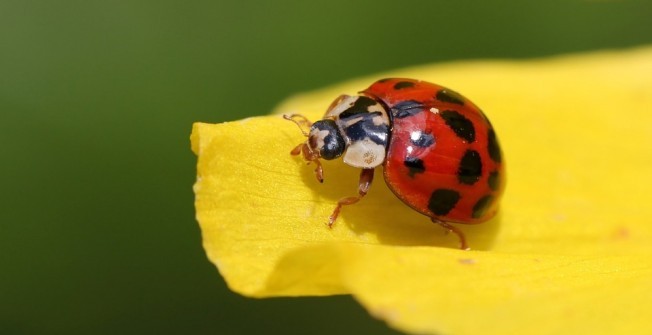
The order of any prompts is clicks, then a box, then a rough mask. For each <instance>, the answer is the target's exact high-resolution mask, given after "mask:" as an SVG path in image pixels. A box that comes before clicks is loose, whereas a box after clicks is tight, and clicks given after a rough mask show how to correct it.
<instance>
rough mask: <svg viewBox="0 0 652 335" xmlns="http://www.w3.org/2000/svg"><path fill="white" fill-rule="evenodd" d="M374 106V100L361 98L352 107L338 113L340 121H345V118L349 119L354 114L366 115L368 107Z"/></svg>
mask: <svg viewBox="0 0 652 335" xmlns="http://www.w3.org/2000/svg"><path fill="white" fill-rule="evenodd" d="M375 104H377V102H376V100H374V99H372V98H369V97H365V96H361V97H359V98H358V99H357V100H356V101H355V102H354V103H353V106H351V107H349V108H348V109H346V110H345V111H343V112H342V113H340V116H339V117H340V119H346V118H347V117H351V116H353V115H356V114H360V113H368V112H369V107H370V106H373V105H375Z"/></svg>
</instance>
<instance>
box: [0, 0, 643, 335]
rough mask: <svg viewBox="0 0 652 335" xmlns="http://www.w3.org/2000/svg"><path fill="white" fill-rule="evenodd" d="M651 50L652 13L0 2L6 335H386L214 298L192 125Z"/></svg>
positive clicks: (298, 308)
mask: <svg viewBox="0 0 652 335" xmlns="http://www.w3.org/2000/svg"><path fill="white" fill-rule="evenodd" d="M649 43H652V3H651V2H631V1H538V2H526V1H501V2H495V1H400V2H399V1H378V0H377V1H359V2H355V3H354V2H351V1H329V2H328V3H321V2H315V1H268V2H263V1H259V2H246V1H242V2H238V3H236V2H235V1H229V2H227V1H184V2H182V1H169V0H161V1H151V0H146V1H97V0H90V1H89V0H85V1H82V0H79V1H74V0H61V1H29V0H20V1H14V0H0V149H1V155H2V164H0V180H1V181H2V184H1V187H2V192H1V193H0V197H1V199H0V204H1V210H0V260H1V263H0V266H1V268H0V271H1V272H0V334H1V335H4V334H152V333H156V334H161V333H163V334H167V333H169V334H177V333H187V334H255V333H260V332H266V333H279V334H291V333H295V334H299V333H306V332H308V331H309V332H311V333H312V334H354V333H356V334H357V333H365V334H372V333H373V334H391V333H394V331H392V330H390V329H388V328H387V327H386V326H385V325H384V324H383V323H382V322H380V321H376V320H374V319H372V318H370V317H369V316H368V315H367V313H366V312H365V311H364V310H363V309H362V308H361V307H359V306H358V305H357V303H355V302H354V301H353V299H351V298H350V297H346V296H344V297H332V298H301V299H267V300H255V299H247V298H243V297H240V296H238V295H236V294H234V293H232V292H230V291H229V290H228V289H227V288H226V285H225V283H224V282H223V280H222V279H221V277H220V276H219V275H218V273H217V271H216V270H215V268H214V267H213V265H211V264H210V263H209V262H208V261H207V259H206V257H205V255H204V253H203V250H202V247H201V242H200V232H199V229H198V226H197V224H196V222H195V219H194V210H193V194H192V188H191V187H192V184H193V182H194V179H195V177H194V174H195V171H194V164H195V157H194V156H193V154H192V153H191V152H190V148H189V141H188V136H189V133H190V128H191V124H192V122H194V121H204V122H221V121H227V120H234V119H239V118H243V117H247V116H252V115H260V114H265V113H268V112H269V111H270V110H271V108H272V107H273V106H274V105H275V104H276V103H277V102H279V101H280V100H281V99H283V98H285V97H287V96H288V95H291V94H293V93H295V92H299V91H304V90H310V89H314V88H318V87H321V86H324V85H329V84H333V83H336V82H338V81H342V80H346V79H349V78H352V77H356V76H359V75H367V74H371V73H374V72H377V71H384V70H389V69H394V68H399V67H404V66H408V65H414V64H420V63H431V62H439V61H448V60H458V59H473V58H487V57H489V58H528V57H539V56H546V55H554V54H560V53H568V52H577V51H585V50H594V49H604V48H627V47H631V46H636V45H643V44H649ZM243 136H247V134H243ZM241 149H242V151H243V154H246V150H247V148H241ZM288 149H289V148H288ZM252 219H255V215H252Z"/></svg>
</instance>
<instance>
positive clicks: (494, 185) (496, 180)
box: [487, 171, 500, 191]
mask: <svg viewBox="0 0 652 335" xmlns="http://www.w3.org/2000/svg"><path fill="white" fill-rule="evenodd" d="M487 183H488V184H489V188H490V189H492V190H494V191H496V190H498V187H499V186H500V175H499V174H498V171H493V172H491V173H490V174H489V179H488V180H487Z"/></svg>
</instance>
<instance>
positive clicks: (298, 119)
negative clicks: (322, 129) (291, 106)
mask: <svg viewBox="0 0 652 335" xmlns="http://www.w3.org/2000/svg"><path fill="white" fill-rule="evenodd" d="M283 118H284V119H286V120H288V121H292V122H293V123H294V124H296V125H297V127H299V130H301V133H302V134H303V136H305V137H308V135H309V134H310V126H312V122H310V121H309V120H308V119H306V117H305V116H303V115H301V114H291V115H285V114H283ZM304 128H308V130H305V129H304Z"/></svg>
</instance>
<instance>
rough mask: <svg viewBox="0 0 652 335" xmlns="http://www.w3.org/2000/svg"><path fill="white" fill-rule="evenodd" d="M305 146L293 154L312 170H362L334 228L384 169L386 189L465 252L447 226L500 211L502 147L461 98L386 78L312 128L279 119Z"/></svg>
mask: <svg viewBox="0 0 652 335" xmlns="http://www.w3.org/2000/svg"><path fill="white" fill-rule="evenodd" d="M284 118H285V119H287V120H290V121H292V122H294V123H296V124H297V125H298V126H299V128H300V129H301V130H302V132H303V134H304V136H306V137H307V140H306V141H305V142H303V143H301V144H299V145H298V146H297V147H295V148H294V149H293V150H292V151H291V154H292V155H295V156H296V155H299V154H301V155H303V158H304V159H305V160H306V161H307V162H308V163H311V162H312V163H315V164H316V166H317V167H316V169H315V176H316V177H317V180H318V181H319V182H323V169H322V166H321V164H320V161H319V160H320V159H326V160H332V159H336V158H339V157H342V159H343V161H344V163H345V164H347V165H350V166H353V167H356V168H360V169H361V172H360V181H359V185H358V195H357V196H351V197H344V198H342V199H340V200H339V201H338V202H337V205H336V207H335V209H334V210H333V213H332V214H331V215H330V217H329V221H328V226H329V227H332V225H333V223H334V222H335V220H336V219H337V217H338V215H339V213H340V210H341V209H342V206H346V205H352V204H355V203H357V202H358V201H360V200H361V199H362V198H363V197H364V196H365V195H366V194H367V192H368V191H369V188H370V186H371V183H372V180H373V177H374V168H376V167H378V166H381V165H382V166H383V176H384V178H385V182H386V183H387V186H388V187H389V189H391V190H392V192H394V194H395V195H396V196H397V197H398V198H399V199H401V200H402V201H403V202H404V203H405V204H407V205H408V206H410V207H411V208H412V209H414V210H416V211H417V212H419V213H421V214H424V215H426V216H428V217H430V219H431V220H432V222H434V223H436V224H439V225H441V226H442V227H444V228H445V229H447V230H448V231H450V232H453V233H455V234H456V235H457V236H458V238H459V242H460V248H461V249H468V245H467V243H466V238H465V237H464V234H463V233H462V231H460V230H459V229H458V228H457V227H455V226H453V225H451V223H464V224H476V223H481V222H484V221H487V220H489V219H490V218H492V217H493V216H494V215H495V214H496V211H497V208H498V201H499V199H500V196H501V194H502V191H503V189H504V185H505V171H504V164H503V158H502V153H501V150H500V145H499V144H498V139H497V137H496V133H495V132H494V128H493V127H492V125H491V123H490V122H489V119H487V117H486V116H485V115H484V113H483V112H482V111H481V110H480V109H479V108H478V107H477V106H476V105H474V104H473V103H472V102H471V101H470V100H468V99H466V98H465V97H463V96H462V95H460V94H459V93H457V92H455V91H453V90H451V89H448V88H446V87H443V86H439V85H436V84H432V83H429V82H425V81H421V80H413V79H402V78H388V79H382V80H379V81H377V82H375V83H373V84H372V85H371V86H369V88H367V89H365V90H363V91H361V92H360V93H359V94H358V95H354V96H349V95H342V96H340V97H338V98H337V99H335V101H334V102H333V103H332V104H331V105H330V107H329V108H328V110H327V111H326V114H325V115H324V117H323V118H322V119H321V120H319V121H316V122H314V123H312V122H310V121H308V119H306V118H305V117H303V116H302V115H298V114H293V115H284Z"/></svg>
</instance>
